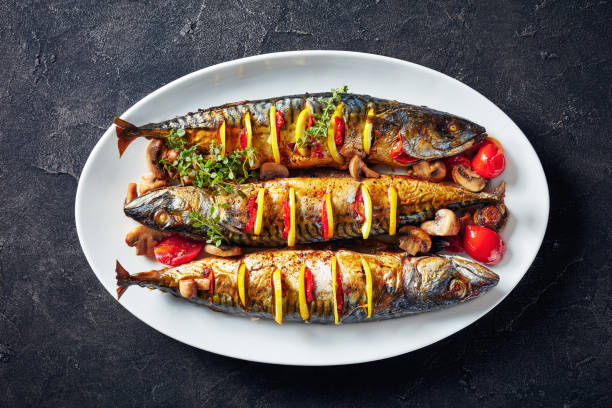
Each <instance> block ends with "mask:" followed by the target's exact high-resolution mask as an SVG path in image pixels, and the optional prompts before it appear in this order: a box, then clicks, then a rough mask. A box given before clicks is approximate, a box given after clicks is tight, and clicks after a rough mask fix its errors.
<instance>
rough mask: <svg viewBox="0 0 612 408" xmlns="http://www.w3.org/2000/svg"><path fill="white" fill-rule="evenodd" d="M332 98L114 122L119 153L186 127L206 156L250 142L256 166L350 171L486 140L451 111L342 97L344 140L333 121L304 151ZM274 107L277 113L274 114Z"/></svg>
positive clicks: (288, 100) (290, 99)
mask: <svg viewBox="0 0 612 408" xmlns="http://www.w3.org/2000/svg"><path fill="white" fill-rule="evenodd" d="M331 96H332V94H331V93H317V94H304V95H294V96H284V97H280V98H272V99H263V100H257V101H243V102H238V103H230V104H226V105H222V106H217V107H213V108H209V109H205V110H198V111H197V112H193V113H188V114H187V115H185V116H181V117H177V118H175V119H171V120H167V121H164V122H159V123H148V124H146V125H142V126H138V127H137V126H134V125H133V124H131V123H129V122H126V121H124V120H122V119H119V118H115V121H114V123H115V124H116V133H117V137H118V147H119V153H120V154H122V153H123V151H124V150H125V149H126V148H127V146H128V145H129V144H130V143H131V142H132V141H133V140H134V139H135V138H137V137H146V138H149V139H166V138H167V137H168V134H169V132H170V129H172V128H182V129H185V132H186V134H185V136H184V137H185V138H186V139H187V141H188V142H189V143H190V144H191V145H197V146H198V147H199V148H200V149H201V150H202V151H203V152H206V151H207V150H208V149H209V146H210V143H211V142H212V141H216V142H219V143H222V144H223V149H224V151H226V152H232V151H234V150H236V149H244V147H245V146H247V145H248V146H251V147H254V148H255V151H256V156H257V159H256V162H255V164H254V166H253V168H258V167H259V166H260V165H261V164H262V163H265V162H277V163H281V164H283V165H285V166H287V167H289V168H309V167H319V166H332V167H336V168H340V169H344V168H346V167H347V165H348V161H349V160H350V158H351V157H353V156H354V155H358V156H360V157H363V158H364V160H365V161H366V162H367V163H370V164H387V165H392V166H409V165H411V164H414V162H415V161H418V160H433V159H437V158H441V157H447V156H452V155H455V154H458V153H461V152H462V151H464V150H466V149H468V148H470V147H472V146H473V145H475V144H477V143H479V142H481V141H482V140H484V139H485V137H486V133H485V129H484V128H483V127H482V126H479V125H477V124H476V123H473V122H471V121H469V120H466V119H463V118H460V117H457V116H455V115H452V114H449V113H445V112H440V111H436V110H434V109H430V108H428V107H425V106H415V105H409V104H405V103H400V102H397V101H392V100H385V99H379V98H374V97H371V96H368V95H355V94H350V93H343V94H340V96H341V102H339V103H338V105H337V106H339V107H337V113H338V116H339V118H341V120H342V122H343V124H344V126H345V132H344V136H343V137H341V138H338V139H336V140H335V141H334V134H333V129H332V128H333V126H334V125H335V122H334V123H330V125H329V127H330V129H332V130H330V131H328V132H331V133H330V136H329V140H328V138H325V139H322V140H316V141H313V142H314V143H313V144H312V146H311V147H310V148H300V147H299V146H300V145H301V143H296V142H297V140H296V137H297V136H298V135H301V134H302V132H303V131H304V129H305V128H307V127H308V126H309V124H312V120H311V119H310V117H311V115H312V114H319V113H320V112H321V110H322V109H323V106H325V101H324V100H323V99H328V98H330V97H331ZM271 109H274V111H272V113H274V114H273V115H271V114H270V112H271ZM278 115H281V116H280V117H281V118H282V125H280V126H279V127H278V134H277V138H276V147H275V146H274V143H273V139H272V136H271V133H272V131H273V129H275V128H276V125H277V124H278V123H280V122H278ZM300 115H301V117H300ZM271 118H274V119H272V120H271ZM305 118H306V119H305ZM332 119H333V117H332ZM330 122H331V121H330ZM247 129H248V130H249V132H247ZM220 130H223V135H224V137H223V138H221V137H220ZM247 136H248V137H247ZM340 139H341V140H340ZM296 144H297V145H296ZM332 144H334V145H333V146H332ZM394 147H395V149H394ZM332 150H333V151H332ZM398 153H403V155H399V156H398Z"/></svg>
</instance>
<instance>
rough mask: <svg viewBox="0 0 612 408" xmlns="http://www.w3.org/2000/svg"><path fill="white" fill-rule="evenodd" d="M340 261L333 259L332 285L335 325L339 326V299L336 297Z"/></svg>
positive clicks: (333, 257)
mask: <svg viewBox="0 0 612 408" xmlns="http://www.w3.org/2000/svg"><path fill="white" fill-rule="evenodd" d="M337 265H338V261H337V260H336V257H335V256H332V259H331V283H332V292H333V297H334V324H338V299H337V297H336V290H337V289H336V274H337V273H338V267H337Z"/></svg>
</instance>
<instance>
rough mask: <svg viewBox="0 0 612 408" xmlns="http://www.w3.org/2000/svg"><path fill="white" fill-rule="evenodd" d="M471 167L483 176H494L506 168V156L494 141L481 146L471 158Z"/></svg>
mask: <svg viewBox="0 0 612 408" xmlns="http://www.w3.org/2000/svg"><path fill="white" fill-rule="evenodd" d="M472 168H473V169H474V170H475V171H476V173H478V174H479V175H481V176H482V177H485V178H495V177H497V176H499V175H500V174H502V173H503V171H504V169H505V168H506V158H505V157H504V152H503V151H502V149H501V147H500V146H497V145H495V143H487V144H485V145H484V146H482V147H481V148H480V149H479V150H478V153H476V156H474V159H472Z"/></svg>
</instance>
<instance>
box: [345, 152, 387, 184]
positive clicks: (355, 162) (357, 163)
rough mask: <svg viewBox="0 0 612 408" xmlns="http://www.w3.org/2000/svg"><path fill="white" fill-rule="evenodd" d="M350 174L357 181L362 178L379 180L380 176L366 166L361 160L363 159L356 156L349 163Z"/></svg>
mask: <svg viewBox="0 0 612 408" xmlns="http://www.w3.org/2000/svg"><path fill="white" fill-rule="evenodd" d="M349 173H350V174H351V177H353V178H354V179H355V180H361V177H367V178H378V177H380V174H378V173H377V172H375V171H374V170H372V169H370V168H369V167H368V166H366V164H365V163H364V162H363V160H361V157H359V156H357V155H355V156H353V158H352V159H351V161H350V162H349Z"/></svg>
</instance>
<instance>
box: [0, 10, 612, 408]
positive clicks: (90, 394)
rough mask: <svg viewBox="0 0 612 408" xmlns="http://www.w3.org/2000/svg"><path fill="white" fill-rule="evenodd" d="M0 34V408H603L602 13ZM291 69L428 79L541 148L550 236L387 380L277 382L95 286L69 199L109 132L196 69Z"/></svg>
mask: <svg viewBox="0 0 612 408" xmlns="http://www.w3.org/2000/svg"><path fill="white" fill-rule="evenodd" d="M0 15H2V16H3V19H2V20H3V24H2V27H0V64H1V66H2V69H1V70H0V95H1V101H2V106H1V108H0V146H1V148H0V163H2V166H0V181H1V182H2V188H3V194H2V195H0V208H1V209H2V215H1V216H0V293H1V294H2V295H1V296H0V406H3V407H14V406H39V407H45V406H51V407H56V406H62V407H81V406H117V407H123V406H149V407H155V406H178V405H181V406H192V405H196V404H197V405H198V406H224V405H225V406H253V407H260V406H266V407H267V406H279V407H280V406H321V405H326V404H330V405H334V406H342V407H344V406H355V405H359V406H377V407H379V406H386V407H394V406H411V407H439V406H456V405H458V404H460V405H461V406H463V407H471V406H478V407H483V406H492V407H516V406H521V407H540V406H559V407H568V408H569V407H583V406H588V407H610V406H612V393H611V391H610V384H609V380H610V378H612V365H610V359H612V340H611V339H612V336H611V334H612V332H611V327H612V326H611V322H612V308H611V307H610V305H611V304H612V303H611V301H612V299H611V295H610V293H612V278H611V276H612V270H611V269H612V268H611V267H610V260H609V248H610V245H611V244H612V243H611V242H610V241H611V240H610V230H611V229H612V225H611V217H610V216H609V214H610V211H612V207H611V204H610V198H611V197H610V192H611V191H612V183H611V181H610V179H611V178H612V167H611V163H612V160H611V159H612V158H611V157H610V149H609V141H610V129H612V109H610V100H611V98H612V90H611V88H610V83H611V82H612V81H611V80H612V64H611V62H612V48H611V47H610V46H609V42H610V38H612V4H611V3H610V1H594V0H576V1H570V0H559V1H550V0H536V1H533V2H528V1H525V2H518V1H506V2H481V1H467V2H465V1H453V0H443V1H428V0H425V1H418V2H416V1H415V2H403V1H390V0H371V1H305V2H300V1H294V0H287V1H283V2H276V1H255V0H243V1H238V0H236V1H221V0H217V1H213V0H208V1H199V2H188V1H184V2H179V1H174V0H168V1H163V2H157V1H143V2H125V1H113V2H98V1H90V0H82V1H58V0H50V1H46V2H34V1H31V0H23V1H19V2H17V1H7V0H0ZM296 49H343V50H354V51H364V52H371V53H377V54H383V55H388V56H392V57H396V58H400V59H404V60H408V61H413V62H415V63H418V64H422V65H425V66H428V67H431V68H433V69H435V70H439V71H441V72H443V73H445V74H448V75H450V76H452V77H454V78H457V79H459V80H461V81H463V82H465V83H466V84H467V85H469V86H471V87H473V88H475V89H476V90H478V91H479V92H481V93H483V94H484V95H485V96H487V97H488V98H489V99H491V100H492V101H493V102H494V103H496V104H497V105H498V106H500V107H501V108H502V109H503V110H504V111H505V112H506V113H507V114H508V115H509V116H510V117H511V118H512V119H513V120H514V121H515V122H516V123H517V124H518V126H519V127H520V128H521V129H522V130H523V131H524V133H525V134H526V135H527V137H528V138H529V140H530V141H531V143H532V144H533V145H534V147H535V149H536V151H537V152H538V154H539V156H540V158H541V160H542V162H543V164H544V168H545V171H546V173H547V177H548V181H549V185H550V193H551V212H550V224H549V227H548V231H547V234H546V237H545V239H544V243H543V245H542V248H541V250H540V252H539V254H538V257H537V258H536V260H535V262H534V264H533V266H532V267H531V268H530V270H529V272H528V273H527V275H526V276H525V278H524V279H523V280H522V281H521V282H520V284H519V285H518V286H517V287H516V289H515V290H514V291H513V292H512V293H511V294H510V295H509V296H508V298H507V299H506V300H505V301H504V302H503V303H502V304H501V305H499V306H498V307H497V308H496V309H494V310H493V311H492V312H491V313H489V314H487V315H486V316H485V317H483V318H482V319H480V320H479V321H478V322H477V323H475V324H473V325H471V326H469V327H467V328H466V329H464V330H462V331H460V332H459V333H457V334H455V335H453V336H451V337H449V338H447V339H445V340H443V341H441V342H438V343H436V344H434V345H432V346H429V347H426V348H424V349H422V350H419V351H416V352H413V353H411V354H408V355H404V356H399V357H396V358H393V359H390V360H386V361H380V362H375V363H369V364H361V365H356V366H346V367H336V368H299V367H282V368H279V367H277V366H274V365H263V364H255V363H247V362H243V361H238V360H234V359H230V358H225V357H220V356H217V355H214V354H211V353H208V352H204V351H200V350H197V349H194V348H191V347H189V346H186V345H183V344H181V343H179V342H176V341H174V340H172V339H170V338H168V337H166V336H164V335H162V334H160V333H158V332H156V331H155V330H153V329H151V328H150V327H148V326H147V325H145V324H144V323H142V322H140V321H139V320H138V319H136V318H135V317H133V316H132V315H131V314H130V313H128V312H127V311H126V310H125V309H124V308H122V307H121V306H120V305H119V304H118V303H117V302H116V301H115V300H114V299H113V298H111V297H110V296H109V295H108V293H107V292H106V291H105V290H104V289H103V288H102V286H101V285H100V284H99V283H98V281H97V280H96V279H95V277H94V275H93V273H92V272H91V270H90V268H89V265H88V264H87V261H86V260H85V257H84V255H83V253H82V252H81V249H80V246H79V243H78V238H77V234H76V230H75V226H74V215H73V208H74V197H75V193H76V186H77V181H78V177H79V174H80V172H81V170H82V167H83V165H84V164H85V161H86V159H87V156H88V154H89V152H90V151H91V149H92V148H93V146H94V145H95V143H96V142H97V140H98V139H99V137H100V136H101V135H102V133H103V131H104V130H105V129H106V128H107V127H108V125H109V123H110V121H111V119H112V116H113V115H114V114H116V113H117V112H123V111H125V110H126V109H127V108H128V107H130V106H131V105H132V104H133V103H135V102H136V101H138V100H140V99H141V98H142V97H143V96H145V95H147V94H148V93H150V92H151V91H153V90H155V89H157V88H158V87H160V86H161V85H163V84H166V83H168V82H170V81H171V80H173V79H175V78H178V77H180V76H182V75H184V74H187V73H189V72H192V71H194V70H197V69H199V68H202V67H206V66H210V65H213V64H216V63H219V62H223V61H228V60H232V59H235V58H240V57H244V56H249V55H257V54H261V53H266V52H275V51H284V50H296ZM519 165H520V162H519ZM502 279H503V277H502ZM245 347H249V345H248V344H245Z"/></svg>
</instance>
